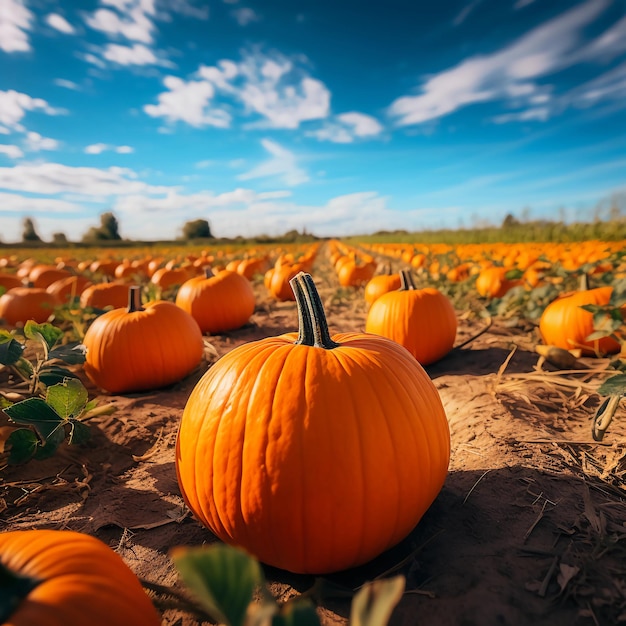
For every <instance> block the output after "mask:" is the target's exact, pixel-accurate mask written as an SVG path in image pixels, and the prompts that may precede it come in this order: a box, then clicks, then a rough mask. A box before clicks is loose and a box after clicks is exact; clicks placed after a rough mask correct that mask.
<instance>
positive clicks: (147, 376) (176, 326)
mask: <svg viewBox="0 0 626 626" xmlns="http://www.w3.org/2000/svg"><path fill="white" fill-rule="evenodd" d="M83 344H84V345H85V347H86V354H85V373H86V374H87V376H88V377H89V379H90V380H91V381H92V382H93V383H94V384H95V385H97V386H98V387H100V388H101V389H104V390H105V391H108V392H109V393H128V392H131V391H146V390H148V389H158V388H159V387H164V386H165V385H170V384H172V383H175V382H177V381H179V380H181V379H182V378H184V377H185V376H187V374H189V373H190V372H191V371H192V370H193V369H194V368H195V367H197V366H198V364H199V363H200V361H201V360H202V355H203V353H204V342H203V339H202V331H201V330H200V327H199V326H198V323H197V322H196V320H194V319H193V317H191V315H189V313H187V312H186V311H183V310H182V309H181V308H180V307H177V306H176V305H175V304H174V303H173V302H166V301H163V300H159V301H156V302H150V303H148V304H146V305H145V307H142V306H141V291H140V288H139V287H131V288H130V302H129V306H128V308H127V309H113V310H112V311H108V312H107V313H104V314H102V315H101V316H100V317H97V318H96V319H95V320H94V322H93V323H92V325H91V326H90V327H89V328H88V329H87V332H86V333H85V338H84V340H83Z"/></svg>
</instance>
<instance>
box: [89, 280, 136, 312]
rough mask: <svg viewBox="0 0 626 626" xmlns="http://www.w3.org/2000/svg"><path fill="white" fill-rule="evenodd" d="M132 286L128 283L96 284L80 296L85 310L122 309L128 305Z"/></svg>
mask: <svg viewBox="0 0 626 626" xmlns="http://www.w3.org/2000/svg"><path fill="white" fill-rule="evenodd" d="M129 292H130V286H129V285H128V284H126V283H109V282H106V283H96V284H95V285H91V286H89V287H87V288H85V290H84V291H83V292H82V293H81V294H80V306H82V307H83V308H87V307H91V308H93V309H104V308H106V307H108V306H111V307H113V308H114V309H120V308H123V307H125V306H126V305H127V304H128V294H129Z"/></svg>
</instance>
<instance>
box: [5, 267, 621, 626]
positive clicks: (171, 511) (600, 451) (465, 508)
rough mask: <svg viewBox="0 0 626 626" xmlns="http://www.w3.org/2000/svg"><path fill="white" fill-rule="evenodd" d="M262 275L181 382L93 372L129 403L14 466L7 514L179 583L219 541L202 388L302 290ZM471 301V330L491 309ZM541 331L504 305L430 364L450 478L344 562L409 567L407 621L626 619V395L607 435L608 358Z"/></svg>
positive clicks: (336, 602)
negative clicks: (181, 559) (183, 453)
mask: <svg viewBox="0 0 626 626" xmlns="http://www.w3.org/2000/svg"><path fill="white" fill-rule="evenodd" d="M313 275H314V277H315V278H316V282H317V283H318V288H319V290H320V293H321V295H322V298H323V300H324V301H325V304H326V308H327V314H328V319H329V326H330V329H331V332H332V333H334V332H343V331H348V330H359V331H360V330H363V328H364V321H365V315H366V306H365V303H364V302H363V299H362V291H361V292H356V293H354V294H350V293H349V292H348V291H347V290H342V289H340V288H338V285H337V284H336V283H333V275H332V272H330V271H328V269H327V270H326V271H325V272H320V274H317V273H316V272H315V271H314V272H313ZM318 276H320V278H318ZM255 288H256V289H257V293H258V302H259V306H258V308H257V311H256V313H255V314H254V316H253V317H252V319H251V321H250V323H249V324H248V325H247V326H246V327H244V328H242V329H240V330H238V331H234V332H230V333H228V334H225V335H220V336H214V337H208V338H207V341H208V342H209V344H210V345H209V346H208V348H207V359H206V361H205V362H204V363H203V364H202V366H201V367H200V368H198V370H197V371H195V372H194V373H193V374H192V375H191V376H189V377H188V378H187V379H185V380H184V381H182V382H180V383H179V384H177V385H174V386H172V387H169V388H167V389H163V390H158V391H152V392H148V393H140V394H130V395H125V396H106V395H103V394H101V393H100V392H98V390H96V389H94V388H93V386H89V387H88V388H89V390H90V393H91V394H93V395H97V396H98V400H99V402H100V404H104V403H108V402H111V403H113V404H114V405H115V406H116V407H117V410H116V412H115V413H113V414H112V415H108V416H102V417H97V418H94V419H92V420H90V422H89V424H90V426H91V428H92V432H93V437H92V440H91V441H90V442H89V443H88V444H86V445H84V446H81V447H76V448H65V449H63V450H62V451H61V452H60V453H59V454H58V455H57V456H55V457H54V458H52V459H48V460H46V461H41V462H31V463H29V464H28V465H25V466H20V467H9V468H5V469H3V470H2V471H1V472H0V529H1V530H2V531H6V530H13V529H27V528H68V529H73V530H78V531H81V532H86V533H90V534H93V535H95V536H97V537H99V538H100V539H102V540H104V541H105V542H106V543H107V544H108V545H110V546H111V547H113V548H114V549H115V550H117V552H118V553H119V554H121V556H122V557H123V558H124V559H125V561H126V562H127V564H128V565H129V566H130V567H131V568H132V569H133V571H135V573H136V574H137V575H139V576H140V577H141V578H143V579H146V580H148V581H152V582H157V583H160V584H162V585H175V584H176V572H175V571H174V569H173V566H172V564H171V561H170V560H169V557H168V550H169V549H170V548H172V547H174V546H177V545H183V544H184V545H199V544H203V543H210V542H214V541H216V540H215V538H214V537H213V536H212V535H211V533H210V532H209V531H208V530H206V529H205V528H203V527H202V526H200V524H199V523H198V522H196V521H195V520H194V519H193V518H192V516H191V515H190V514H189V512H188V511H187V510H186V509H185V507H184V505H183V501H182V499H181V496H180V492H179V489H178V485H177V482H176V474H175V469H174V443H175V437H176V431H177V426H178V422H179V419H180V416H181V414H182V411H183V408H184V406H185V402H186V400H187V398H188V396H189V393H190V392H191V390H192V389H193V386H194V385H195V383H196V382H197V380H198V379H199V377H200V376H201V375H202V373H203V372H204V371H205V370H206V368H207V367H209V366H210V364H211V363H212V362H214V361H215V360H216V358H218V357H219V356H221V355H223V354H225V353H226V352H228V351H229V350H231V349H232V348H234V347H235V346H237V345H240V344H241V343H244V342H247V341H251V340H254V339H259V338H262V337H266V336H271V335H276V334H280V333H282V332H285V331H292V330H295V329H296V326H297V317H296V313H295V305H294V304H293V303H274V302H271V301H269V300H268V298H267V297H266V295H265V290H264V287H263V285H262V284H257V285H256V286H255ZM458 313H459V319H460V327H459V332H458V336H457V344H459V343H461V342H462V341H463V340H464V339H465V338H467V337H469V336H471V335H472V334H473V333H475V332H476V331H477V330H478V329H479V328H480V327H481V325H482V323H483V322H481V321H480V320H476V319H473V318H471V316H469V317H468V316H467V315H464V311H459V312H458ZM466 318H467V319H466ZM536 343H537V335H536V331H535V330H534V329H533V328H532V327H531V326H530V325H529V326H527V328H526V330H525V331H523V332H522V331H520V330H519V329H515V328H509V327H507V325H506V324H505V323H503V321H502V320H498V319H495V320H494V324H493V325H492V327H491V328H490V329H489V330H488V331H487V332H486V333H484V334H482V335H481V336H480V337H479V338H477V339H476V340H475V341H473V342H472V343H470V344H469V345H468V346H466V347H465V348H462V349H455V350H453V351H452V352H451V353H450V354H449V355H448V356H447V357H445V358H444V359H442V360H441V361H439V362H438V363H436V364H434V365H432V366H429V367H428V368H427V371H428V373H429V375H430V376H431V377H432V379H433V380H434V382H435V385H436V386H437V388H438V390H439V392H440V394H441V398H442V400H443V403H444V406H445V408H446V412H447V416H448V420H449V423H450V428H451V436H452V458H451V463H450V471H449V475H448V478H447V480H446V483H445V486H444V488H443V490H442V491H441V493H440V495H439V497H438V498H437V499H436V501H435V503H434V504H433V505H432V507H431V508H430V509H429V511H428V512H427V514H426V515H425V517H424V518H423V519H422V521H421V522H420V523H419V524H418V526H417V528H415V529H414V531H413V532H412V533H411V535H410V536H409V537H408V538H407V539H406V540H405V541H404V542H402V544H400V545H398V546H396V547H395V548H394V549H392V550H390V551H389V552H387V553H385V554H384V555H381V556H380V557H379V558H378V559H376V560H375V561H373V562H371V563H369V564H367V565H366V566H363V567H360V568H358V569H356V570H351V571H347V572H342V573H340V574H336V575H333V576H330V577H329V580H330V581H332V582H333V583H335V584H336V585H340V586H341V587H345V588H347V589H355V588H357V587H358V586H359V585H361V584H363V583H364V582H365V581H367V580H373V579H374V578H376V577H382V576H386V575H391V574H395V573H399V574H403V575H404V576H405V577H406V591H405V593H404V595H403V597H402V599H401V601H400V603H399V604H398V606H397V607H396V609H395V610H394V613H393V615H392V618H391V624H392V625H394V626H405V625H406V626H415V625H417V624H436V625H438V626H448V625H449V626H473V625H476V626H491V625H510V626H523V625H530V624H532V625H533V626H541V625H546V626H547V625H550V626H555V625H567V626H579V625H580V626H583V625H590V626H592V625H603V626H605V625H607V626H608V625H614V624H618V623H622V622H625V623H626V489H625V486H624V485H625V482H624V478H625V475H626V437H625V435H626V415H625V414H624V411H623V410H622V409H621V408H620V409H619V411H618V414H617V416H616V419H615V420H614V422H613V425H612V428H611V429H610V431H609V432H608V433H607V434H606V436H605V439H604V441H603V442H602V443H596V442H594V441H593V439H592V437H591V428H590V419H591V416H592V415H593V412H594V410H595V408H596V407H597V406H598V404H599V402H598V396H597V395H596V394H595V393H594V391H595V389H596V388H597V386H598V384H599V383H600V382H601V381H602V380H604V378H606V374H605V373H604V370H605V369H606V367H607V364H608V362H607V361H602V360H595V359H585V360H584V362H585V363H587V364H588V365H590V366H591V367H592V368H594V371H591V372H586V373H585V372H573V373H567V372H561V371H558V370H556V368H555V367H553V366H551V365H549V364H547V363H545V362H543V359H542V358H541V357H540V356H539V355H538V354H537V353H536V352H535V350H534V346H535V345H536ZM3 375H4V374H3V373H2V372H0V386H4V384H5V383H6V379H3V378H2V377H3ZM2 509H4V510H2ZM266 575H267V578H268V580H269V581H270V583H271V589H272V591H273V592H274V594H275V595H276V596H278V597H279V598H281V599H286V598H287V597H290V596H292V595H294V594H296V593H299V592H302V591H304V590H306V589H307V588H309V587H310V586H311V585H312V584H313V578H311V577H306V576H294V575H292V574H288V573H285V572H282V571H278V570H275V569H271V568H267V569H266ZM156 599H157V601H158V598H156ZM349 610H350V600H349V599H346V598H339V597H335V598H333V597H328V598H324V599H323V600H322V601H321V605H320V608H319V614H320V617H321V620H322V623H323V624H324V625H331V624H332V625H334V624H346V623H347V621H348V616H349ZM196 623H198V622H197V621H196V620H195V619H194V618H193V617H191V616H190V615H188V614H185V613H183V612H181V611H178V610H172V609H169V610H164V612H163V624H164V625H171V626H174V625H176V626H188V625H191V624H196Z"/></svg>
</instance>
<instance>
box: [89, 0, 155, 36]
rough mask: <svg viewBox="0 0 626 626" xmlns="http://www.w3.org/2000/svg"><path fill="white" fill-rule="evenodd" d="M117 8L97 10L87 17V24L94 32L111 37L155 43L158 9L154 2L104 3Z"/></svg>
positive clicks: (146, 0) (125, 0)
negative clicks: (155, 21)
mask: <svg viewBox="0 0 626 626" xmlns="http://www.w3.org/2000/svg"><path fill="white" fill-rule="evenodd" d="M103 4H105V5H109V6H112V7H114V8H115V10H112V9H111V8H109V6H107V8H99V9H96V10H95V11H94V12H93V13H91V14H89V15H87V16H86V17H85V23H86V24H87V26H89V27H90V28H92V29H93V30H97V31H100V32H102V33H105V34H106V35H108V36H110V37H124V38H126V39H129V40H130V41H139V42H141V43H145V44H151V43H152V42H153V37H154V31H155V25H154V18H155V16H156V7H155V4H154V2H153V1H152V0H122V1H121V2H103Z"/></svg>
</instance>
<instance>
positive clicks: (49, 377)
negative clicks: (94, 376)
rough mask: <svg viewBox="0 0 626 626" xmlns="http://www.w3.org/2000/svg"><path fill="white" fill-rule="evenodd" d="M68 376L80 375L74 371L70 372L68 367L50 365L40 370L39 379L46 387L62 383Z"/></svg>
mask: <svg viewBox="0 0 626 626" xmlns="http://www.w3.org/2000/svg"><path fill="white" fill-rule="evenodd" d="M66 378H78V377H77V376H76V374H74V372H70V370H68V369H67V368H65V367H59V366H58V365H48V366H46V367H42V368H41V370H39V380H40V381H41V382H42V383H43V384H44V385H46V387H50V386H51V385H56V384H58V383H62V382H63V381H64V380H65V379H66Z"/></svg>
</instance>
